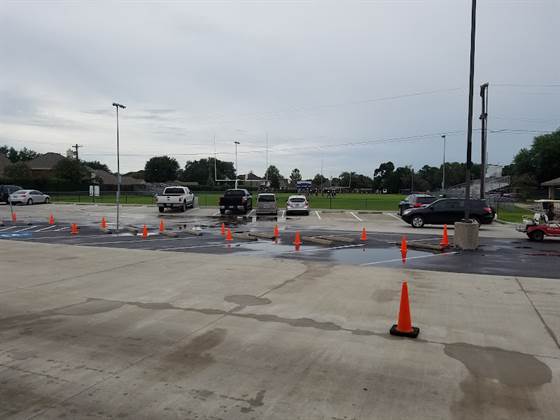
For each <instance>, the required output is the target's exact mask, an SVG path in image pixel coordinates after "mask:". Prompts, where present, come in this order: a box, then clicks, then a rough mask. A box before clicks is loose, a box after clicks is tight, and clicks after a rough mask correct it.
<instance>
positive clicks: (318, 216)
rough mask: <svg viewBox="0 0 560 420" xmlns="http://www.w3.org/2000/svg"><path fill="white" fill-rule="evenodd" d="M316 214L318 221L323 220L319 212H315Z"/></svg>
mask: <svg viewBox="0 0 560 420" xmlns="http://www.w3.org/2000/svg"><path fill="white" fill-rule="evenodd" d="M315 214H316V215H317V219H319V220H321V216H320V215H319V212H318V211H317V210H315Z"/></svg>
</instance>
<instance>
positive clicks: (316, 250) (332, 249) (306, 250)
mask: <svg viewBox="0 0 560 420" xmlns="http://www.w3.org/2000/svg"><path fill="white" fill-rule="evenodd" d="M363 246H364V244H352V245H340V246H332V247H328V248H313V249H300V250H299V251H296V250H295V249H293V250H291V251H286V252H283V254H300V253H302V252H325V251H335V250H337V249H346V248H360V247H363Z"/></svg>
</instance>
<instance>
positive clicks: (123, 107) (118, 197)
mask: <svg viewBox="0 0 560 420" xmlns="http://www.w3.org/2000/svg"><path fill="white" fill-rule="evenodd" d="M113 106H114V107H115V109H116V110H117V200H116V201H117V235H118V233H119V215H120V209H119V207H120V202H121V162H120V151H119V108H121V109H125V108H126V106H124V105H121V104H118V103H116V102H113Z"/></svg>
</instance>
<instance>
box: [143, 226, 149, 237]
mask: <svg viewBox="0 0 560 420" xmlns="http://www.w3.org/2000/svg"><path fill="white" fill-rule="evenodd" d="M147 237H148V226H146V225H144V228H143V229H142V239H146V238H147Z"/></svg>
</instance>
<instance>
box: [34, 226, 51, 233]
mask: <svg viewBox="0 0 560 420" xmlns="http://www.w3.org/2000/svg"><path fill="white" fill-rule="evenodd" d="M55 227H56V225H50V226H47V227H44V228H41V229H37V230H36V231H35V232H43V231H45V230H49V229H54V228H55Z"/></svg>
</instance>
